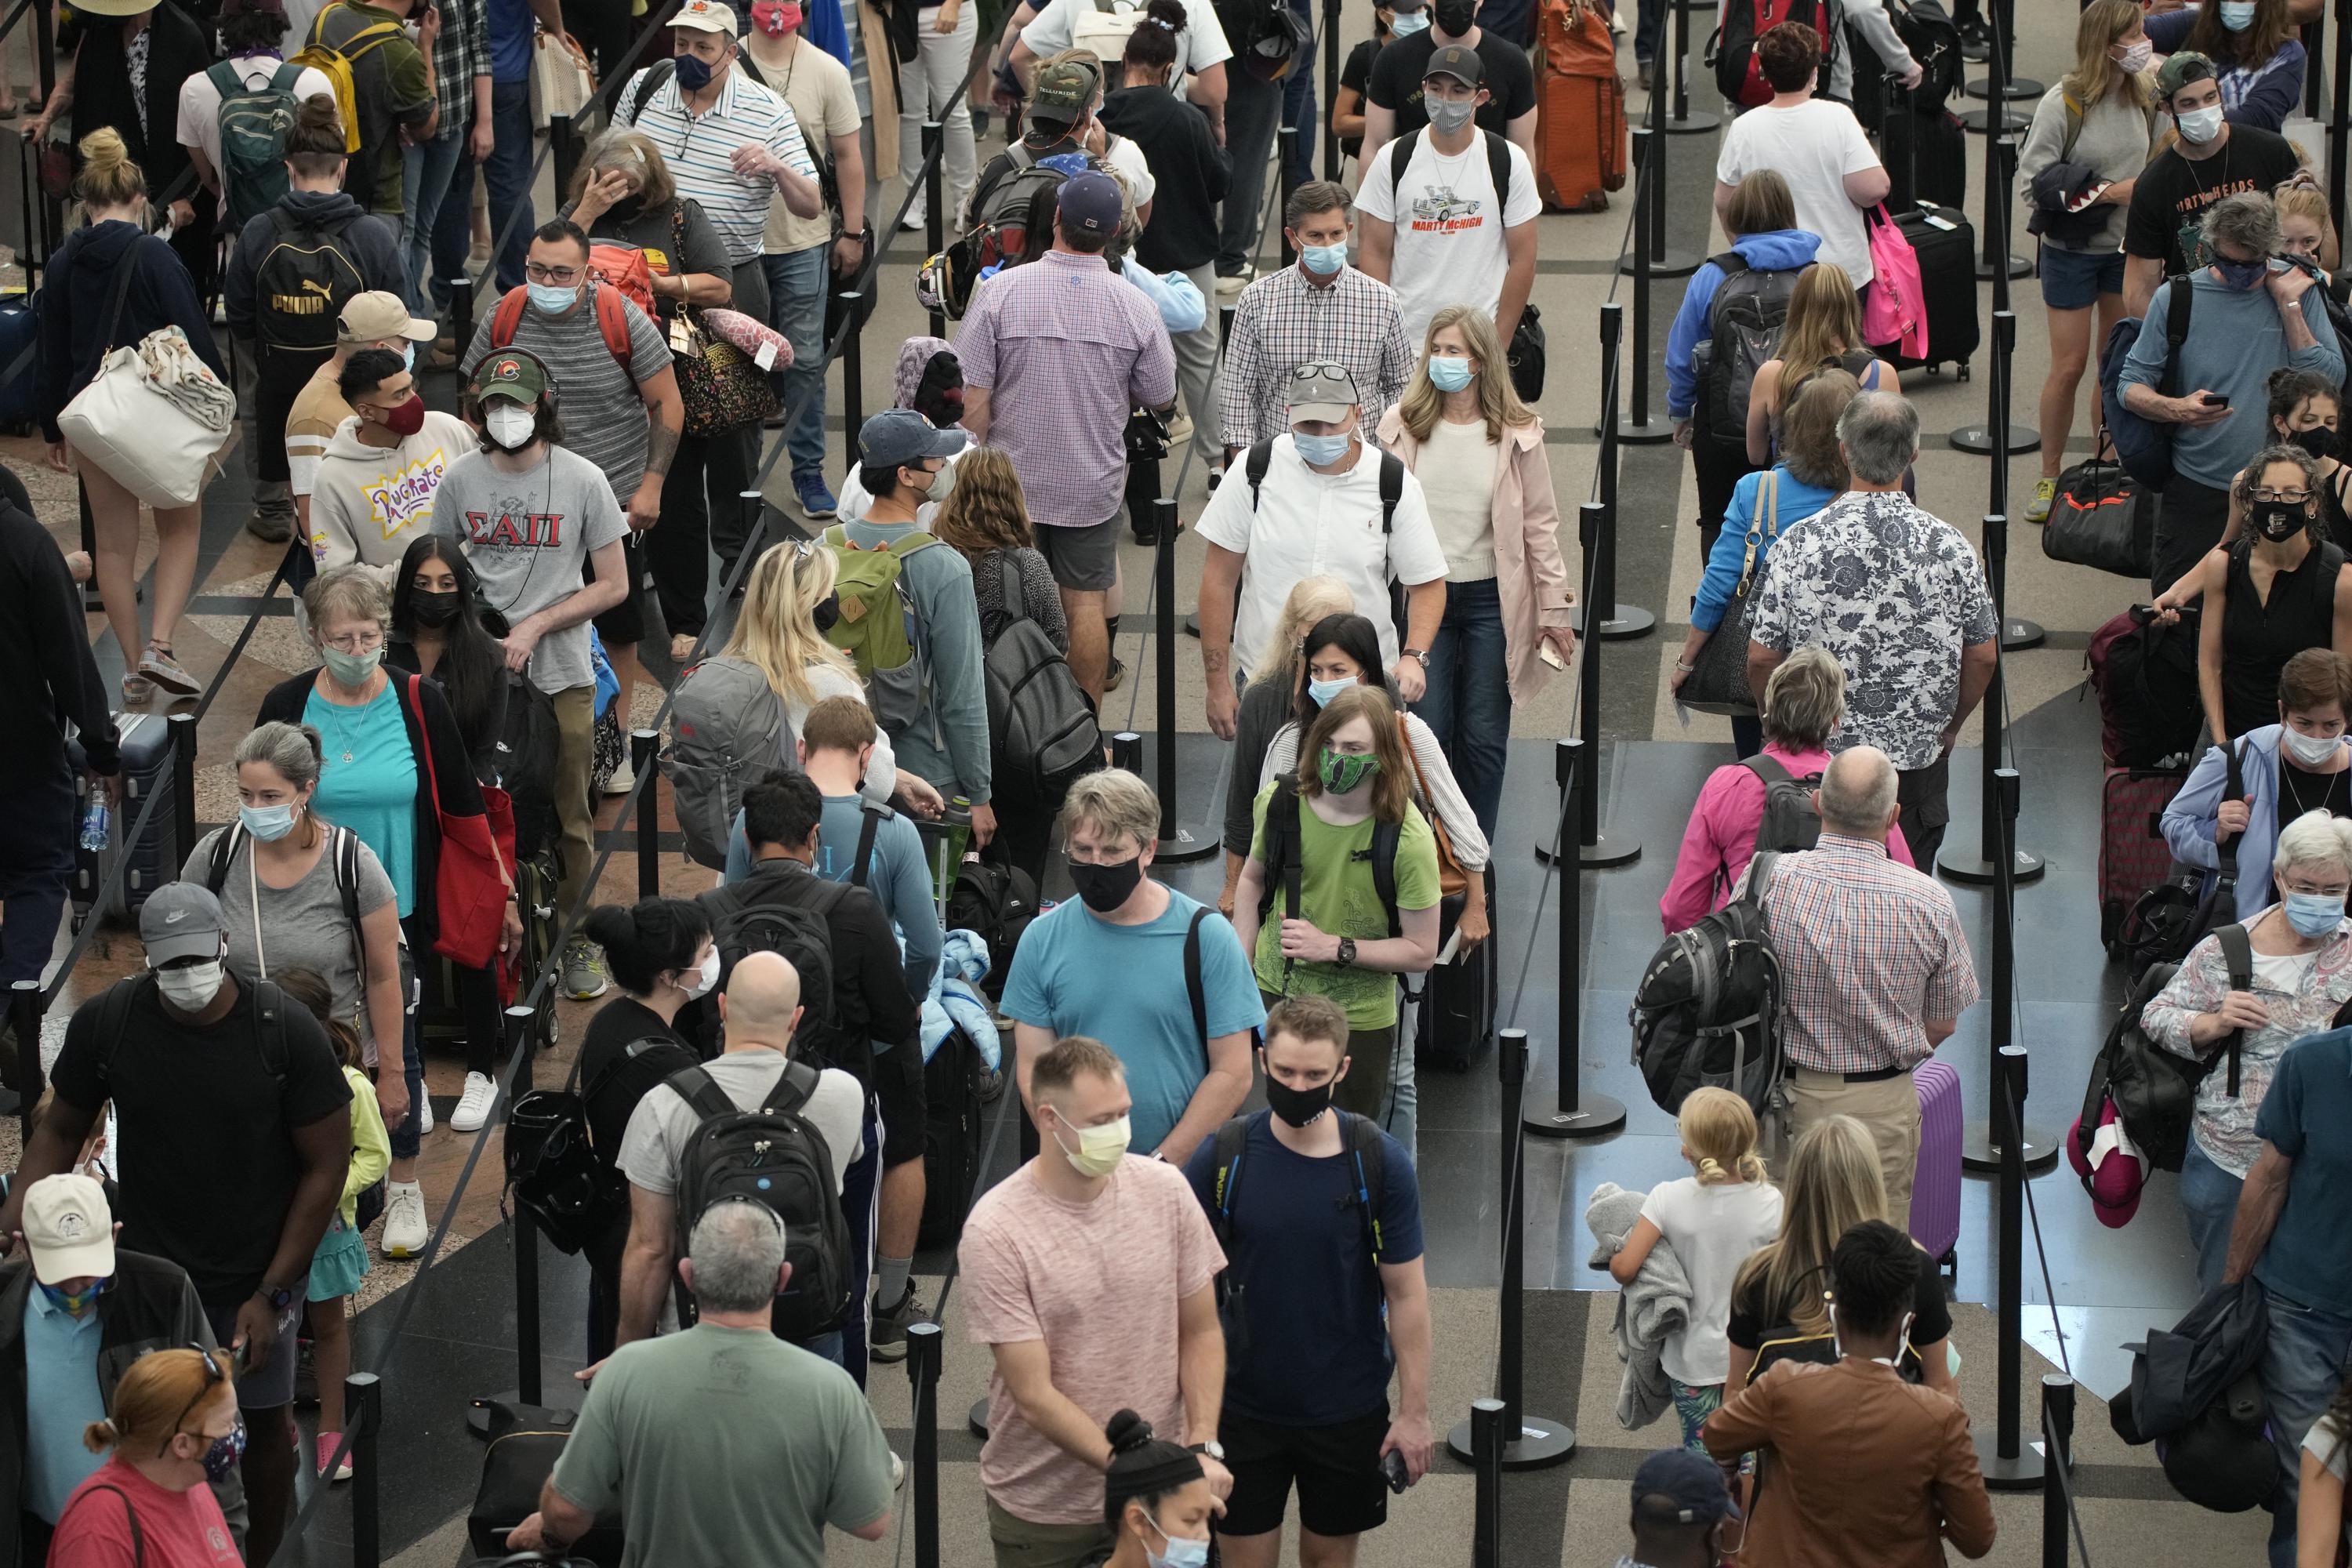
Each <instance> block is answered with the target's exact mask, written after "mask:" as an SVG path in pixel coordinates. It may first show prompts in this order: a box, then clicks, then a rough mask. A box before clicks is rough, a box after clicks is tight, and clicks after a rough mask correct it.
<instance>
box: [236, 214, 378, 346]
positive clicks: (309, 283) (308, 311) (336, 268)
mask: <svg viewBox="0 0 2352 1568" xmlns="http://www.w3.org/2000/svg"><path fill="white" fill-rule="evenodd" d="M268 216H269V225H270V228H271V229H272V231H273V233H272V235H271V237H270V238H269V239H268V242H267V243H266V245H265V246H264V247H263V249H262V252H261V261H260V264H259V265H258V266H257V267H256V268H254V275H253V285H254V298H255V301H256V310H255V314H256V317H257V331H258V334H259V336H260V338H261V343H262V347H263V348H264V349H266V350H277V351H279V352H282V353H319V354H322V355H323V354H329V353H333V352H334V349H335V334H336V332H337V331H339V330H340V329H339V323H340V322H341V319H342V313H343V307H344V306H345V305H347V304H349V303H350V302H351V301H352V298H353V297H354V296H355V295H358V294H361V293H363V292H365V291H366V289H367V278H366V276H365V275H364V274H363V273H362V272H361V271H360V264H359V262H358V261H357V260H355V259H354V258H352V253H351V251H350V250H349V249H348V248H346V246H345V240H344V237H345V236H346V235H347V234H349V233H350V231H351V226H352V224H353V223H356V222H357V221H358V219H357V218H355V217H354V218H346V219H344V220H343V221H342V222H341V223H338V224H334V225H331V226H321V225H312V224H307V223H304V222H303V221H302V220H301V219H300V218H299V217H297V216H294V214H292V213H290V212H289V211H288V210H287V209H286V208H285V207H284V206H283V205H278V206H274V207H272V208H270V209H269V214H268Z"/></svg>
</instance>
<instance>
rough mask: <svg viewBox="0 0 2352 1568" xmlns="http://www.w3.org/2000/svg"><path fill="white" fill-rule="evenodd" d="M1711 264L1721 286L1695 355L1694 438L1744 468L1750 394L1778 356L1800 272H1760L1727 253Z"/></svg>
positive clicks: (1759, 269) (1708, 312) (1708, 308)
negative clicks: (1763, 369)
mask: <svg viewBox="0 0 2352 1568" xmlns="http://www.w3.org/2000/svg"><path fill="white" fill-rule="evenodd" d="M1709 259H1711V260H1712V261H1714V263H1715V265H1716V266H1717V268H1720V269H1721V271H1722V273H1723V281H1722V282H1721V283H1720V284H1719V285H1717V288H1716V290H1715V299H1714V300H1713V301H1712V302H1711V303H1710V304H1709V305H1708V307H1707V329H1706V330H1707V335H1706V342H1702V343H1700V344H1699V345H1698V346H1697V348H1696V349H1695V350H1693V351H1692V354H1691V368H1692V370H1693V371H1694V372H1695V373H1696V375H1697V378H1698V387H1699V392H1698V396H1697V397H1696V398H1695V399H1694V400H1693V405H1692V410H1691V412H1692V414H1693V416H1694V428H1695V430H1696V434H1698V435H1701V436H1704V437H1706V439H1707V440H1709V441H1711V442H1713V443H1714V444H1715V445H1716V446H1717V447H1722V448H1723V449H1724V451H1725V452H1726V453H1727V455H1730V456H1734V457H1737V458H1738V459H1739V460H1740V461H1742V462H1745V461H1746V460H1747V458H1748V388H1749V387H1750V386H1752V385H1753V384H1755V381H1756V367H1757V366H1759V365H1760V364H1762V363H1764V362H1765V361H1766V360H1769V359H1770V358H1772V357H1773V356H1774V355H1776V354H1778V353H1780V331H1781V329H1782V327H1784V326H1785V325H1786V324H1787V323H1788V320H1789V296H1790V294H1792V293H1794V292H1796V288H1797V278H1798V274H1799V272H1800V271H1801V268H1769V269H1767V268H1754V267H1750V266H1748V258H1746V257H1744V256H1742V255H1740V254H1739V252H1738V251H1736V250H1727V251H1725V252H1724V253H1723V254H1722V255H1720V256H1717V257H1712V258H1709Z"/></svg>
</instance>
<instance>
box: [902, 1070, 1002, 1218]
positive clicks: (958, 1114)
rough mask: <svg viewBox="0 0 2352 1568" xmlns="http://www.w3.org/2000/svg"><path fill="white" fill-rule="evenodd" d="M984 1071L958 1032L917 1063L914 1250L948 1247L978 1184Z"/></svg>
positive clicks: (969, 1205)
mask: <svg viewBox="0 0 2352 1568" xmlns="http://www.w3.org/2000/svg"><path fill="white" fill-rule="evenodd" d="M986 1071H987V1068H985V1066H983V1065H982V1061H981V1056H980V1050H979V1047H975V1046H974V1045H973V1044H972V1043H971V1040H969V1039H967V1038H965V1037H964V1032H963V1031H962V1030H961V1029H960V1028H958V1029H952V1030H950V1032H949V1034H948V1037H947V1038H946V1039H944V1040H941V1041H940V1048H939V1049H938V1050H936V1051H933V1052H932V1053H931V1059H930V1060H929V1061H928V1062H925V1063H924V1064H923V1100H924V1103H925V1105H926V1106H927V1107H928V1110H929V1121H927V1123H926V1124H925V1126H924V1129H923V1217H922V1220H921V1222H920V1228H919V1229H918V1230H917V1231H916V1232H915V1244H916V1245H917V1246H918V1247H953V1246H954V1245H955V1243H956V1238H957V1237H959V1236H961V1234H962V1232H963V1216H964V1211H965V1210H967V1209H969V1208H970V1207H971V1189H972V1187H973V1185H974V1184H977V1183H978V1181H979V1180H980V1147H981V1115H982V1110H981V1100H980V1080H981V1078H982V1074H983V1073H985V1072H986Z"/></svg>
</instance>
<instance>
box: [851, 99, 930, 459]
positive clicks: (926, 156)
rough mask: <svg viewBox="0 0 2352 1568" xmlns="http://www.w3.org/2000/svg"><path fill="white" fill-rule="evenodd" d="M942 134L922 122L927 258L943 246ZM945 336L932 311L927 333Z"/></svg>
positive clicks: (924, 224)
mask: <svg viewBox="0 0 2352 1568" xmlns="http://www.w3.org/2000/svg"><path fill="white" fill-rule="evenodd" d="M945 136H946V131H945V128H944V127H942V126H941V125H940V122H939V121H936V120H925V121H923V254H924V255H925V256H927V257H930V256H937V255H938V254H939V253H940V251H942V250H944V249H945V248H947V214H946V213H945V212H943V211H942V210H941V206H942V204H943V203H944V202H945V200H946V197H945V195H944V194H943V193H942V191H941V189H940V162H941V148H942V146H943V145H944V138H945ZM947 335H948V318H947V312H946V311H944V310H932V312H931V336H933V337H935V338H943V337H946V336H947ZM851 439H853V440H855V439H856V430H855V428H854V427H853V429H852V431H851Z"/></svg>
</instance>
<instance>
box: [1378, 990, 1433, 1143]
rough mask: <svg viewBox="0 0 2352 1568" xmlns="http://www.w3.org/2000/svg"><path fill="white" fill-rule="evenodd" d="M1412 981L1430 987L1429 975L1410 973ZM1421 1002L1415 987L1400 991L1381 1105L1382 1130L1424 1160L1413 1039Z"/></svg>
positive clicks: (1419, 1015) (1416, 1033) (1415, 1033)
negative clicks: (1393, 1043)
mask: <svg viewBox="0 0 2352 1568" xmlns="http://www.w3.org/2000/svg"><path fill="white" fill-rule="evenodd" d="M1406 981H1407V984H1418V985H1419V986H1420V988H1421V990H1422V991H1423V992H1424V993H1425V992H1426V991H1427V990H1428V989H1429V976H1428V975H1426V974H1422V975H1417V976H1415V975H1408V976H1406ZM1420 1032H1421V1003H1420V1001H1419V1000H1418V999H1416V998H1415V996H1414V994H1413V993H1412V992H1411V991H1401V992H1399V993H1398V994H1397V1044H1396V1048H1395V1049H1394V1051H1393V1052H1391V1056H1390V1061H1389V1092H1388V1098H1387V1100H1386V1101H1385V1102H1384V1103H1383V1104H1382V1105H1381V1131H1384V1132H1386V1133H1387V1134H1388V1135H1389V1136H1390V1137H1391V1138H1393V1139H1395V1140H1396V1141H1397V1142H1400V1143H1402V1144H1403V1145H1404V1152H1405V1157H1406V1158H1407V1159H1410V1160H1412V1161H1413V1162H1414V1163H1416V1164H1417V1163H1420V1160H1421V1085H1420V1084H1419V1083H1418V1082H1417V1081H1416V1080H1415V1079H1414V1077H1413V1054H1412V1053H1413V1042H1414V1041H1415V1040H1416V1039H1418V1038H1419V1037H1420Z"/></svg>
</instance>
